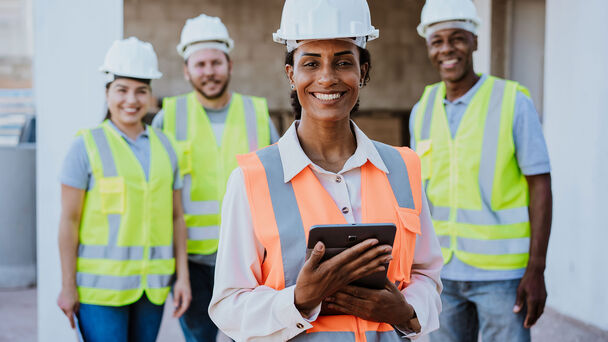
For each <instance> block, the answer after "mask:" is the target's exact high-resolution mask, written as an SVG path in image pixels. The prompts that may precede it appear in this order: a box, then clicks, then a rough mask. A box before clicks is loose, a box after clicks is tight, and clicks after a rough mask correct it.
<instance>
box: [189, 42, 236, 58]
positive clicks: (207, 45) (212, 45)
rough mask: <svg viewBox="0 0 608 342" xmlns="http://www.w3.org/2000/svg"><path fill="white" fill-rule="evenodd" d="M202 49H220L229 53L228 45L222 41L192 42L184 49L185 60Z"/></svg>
mask: <svg viewBox="0 0 608 342" xmlns="http://www.w3.org/2000/svg"><path fill="white" fill-rule="evenodd" d="M202 49H216V50H220V51H222V52H224V53H228V45H226V44H225V43H222V42H198V43H194V44H190V45H188V46H187V47H186V49H185V50H184V54H183V56H184V60H187V59H188V57H190V56H192V54H193V53H195V52H196V51H198V50H202Z"/></svg>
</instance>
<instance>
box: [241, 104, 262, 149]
mask: <svg viewBox="0 0 608 342" xmlns="http://www.w3.org/2000/svg"><path fill="white" fill-rule="evenodd" d="M242 98H243V109H244V111H245V113H244V114H245V125H246V126H247V141H248V142H249V152H253V151H255V150H257V149H258V125H257V119H256V115H255V107H254V106H253V99H252V98H251V97H249V96H242Z"/></svg>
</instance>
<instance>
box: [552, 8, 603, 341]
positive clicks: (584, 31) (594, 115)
mask: <svg viewBox="0 0 608 342" xmlns="http://www.w3.org/2000/svg"><path fill="white" fill-rule="evenodd" d="M546 10H547V12H546V15H547V16H546V36H545V42H546V45H545V47H546V50H545V81H544V85H545V93H544V109H545V111H544V115H545V120H544V129H545V135H546V139H547V143H548V147H549V154H550V157H551V163H552V176H553V194H554V197H553V198H554V210H553V231H552V234H551V241H550V244H549V253H548V258H547V272H546V279H547V288H548V293H549V298H548V305H549V306H551V307H553V308H555V309H556V310H557V311H559V312H561V313H563V314H565V315H567V316H570V317H573V318H575V319H577V320H580V321H583V322H585V323H588V324H592V325H595V326H597V327H599V328H601V329H604V330H608V319H606V307H608V295H607V294H606V284H607V283H608V272H606V265H607V264H608V254H606V241H608V229H606V227H607V224H606V215H605V213H606V194H607V193H608V179H607V178H606V175H607V174H608V158H607V157H606V156H608V141H607V140H606V131H607V130H608V115H607V111H606V100H605V98H606V94H608V82H606V76H608V64H607V63H606V60H608V45H607V44H605V43H606V42H608V21H606V20H605V18H606V14H608V1H605V0H587V1H584V2H581V1H571V0H547V8H546Z"/></svg>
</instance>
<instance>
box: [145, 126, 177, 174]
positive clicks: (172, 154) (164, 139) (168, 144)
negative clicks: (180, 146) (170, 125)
mask: <svg viewBox="0 0 608 342" xmlns="http://www.w3.org/2000/svg"><path fill="white" fill-rule="evenodd" d="M150 128H151V129H153V130H154V133H156V136H157V137H158V140H160V142H161V143H162V144H163V147H164V148H165V151H167V155H168V156H169V160H170V161H171V166H172V167H173V170H174V171H175V167H176V166H177V154H175V150H174V149H173V145H171V142H169V138H167V136H166V135H165V133H163V132H162V131H161V130H159V129H156V128H152V127H150Z"/></svg>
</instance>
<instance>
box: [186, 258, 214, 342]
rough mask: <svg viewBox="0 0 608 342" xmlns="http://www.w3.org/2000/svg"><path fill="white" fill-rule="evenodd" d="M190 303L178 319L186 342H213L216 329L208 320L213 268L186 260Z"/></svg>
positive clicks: (209, 319)
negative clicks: (190, 294)
mask: <svg viewBox="0 0 608 342" xmlns="http://www.w3.org/2000/svg"><path fill="white" fill-rule="evenodd" d="M188 270H189V271H190V286H191V288H192V302H191V303H190V307H189V308H188V310H187V311H186V312H185V313H184V315H183V316H182V317H180V319H179V324H180V325H181V326H182V331H183V332H184V337H185V338H186V342H206V341H215V337H216V336H217V327H216V326H215V324H214V323H213V321H211V318H209V312H208V311H207V310H208V308H209V303H210V302H211V295H213V276H214V273H215V267H214V266H207V265H203V264H198V263H195V262H192V261H190V260H188Z"/></svg>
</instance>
